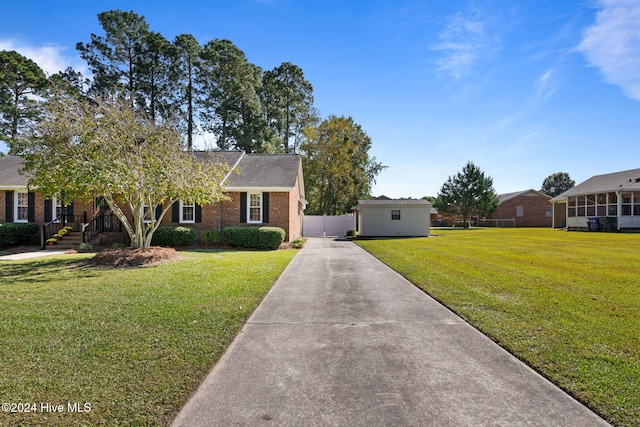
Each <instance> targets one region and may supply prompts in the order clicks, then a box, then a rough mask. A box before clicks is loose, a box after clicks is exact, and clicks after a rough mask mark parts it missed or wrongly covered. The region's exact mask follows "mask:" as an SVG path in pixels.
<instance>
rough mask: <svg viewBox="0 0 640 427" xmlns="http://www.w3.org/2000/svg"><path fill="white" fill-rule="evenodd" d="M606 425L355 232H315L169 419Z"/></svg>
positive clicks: (201, 422)
mask: <svg viewBox="0 0 640 427" xmlns="http://www.w3.org/2000/svg"><path fill="white" fill-rule="evenodd" d="M213 425H216V426H218V425H219V426H231V425H233V426H256V425H258V426H259V425H264V426H487V425H490V426H565V427H567V426H580V427H583V426H604V425H608V424H607V423H605V422H604V421H603V420H602V419H600V418H599V417H598V416H596V415H595V414H594V413H592V412H591V411H589V410H588V409H587V408H586V407H584V406H583V405H581V404H580V403H578V402H577V401H575V400H574V399H572V398H571V397H570V396H568V395H567V394H566V393H564V392H563V391H561V390H560V389H558V388H557V387H555V386H554V385H553V384H551V383H550V382H548V381H547V380H545V379H544V378H543V377H541V376H540V375H538V374H537V373H536V372H534V371H533V370H531V369H529V368H528V367H527V366H525V365H524V364H523V363H521V362H520V361H519V360H517V359H516V358H514V357H513V356H511V355H510V354H509V353H507V352H506V351H505V350H503V349H502V348H500V347H499V346H497V345H496V344H495V343H494V342H492V341H491V340H489V339H488V338H487V337H485V336H484V335H482V334H481V333H480V332H478V331H476V330H475V329H474V328H472V327H471V326H469V325H468V324H467V323H465V322H464V321H463V320H461V319H460V318H459V317H457V316H456V315H455V314H453V313H452V312H451V311H449V310H448V309H446V308H444V307H443V306H442V305H440V304H439V303H437V302H436V301H435V300H433V299H432V298H430V297H429V296H428V295H426V294H424V293H423V292H422V291H420V290H419V289H417V288H416V287H415V286H413V285H412V284H411V283H409V282H408V281H406V280H405V279H404V278H402V277H401V276H400V275H398V274H397V273H395V272H394V271H393V270H391V269H389V268H388V267H386V266H385V265H384V264H382V263H381V262H379V261H378V260H377V259H376V258H374V257H373V256H371V255H369V254H368V253H367V252H365V251H364V250H362V249H361V248H359V247H358V246H357V245H355V244H353V243H351V242H343V241H334V240H332V239H322V238H313V239H309V241H308V242H307V246H306V248H305V249H303V250H302V251H300V252H299V253H298V254H297V255H296V257H295V258H294V260H293V261H292V262H291V264H290V265H289V266H288V267H287V269H286V270H285V272H284V273H283V275H282V276H281V277H280V279H279V280H278V281H277V283H276V284H275V285H274V287H273V288H272V290H271V291H270V292H269V294H268V295H267V296H266V298H265V299H264V301H263V302H262V303H261V304H260V306H259V307H258V308H257V310H256V311H255V312H254V313H253V315H252V316H251V318H250V319H249V321H248V322H247V324H246V325H245V327H244V328H243V329H242V331H241V332H240V334H239V335H238V337H237V338H236V340H235V341H234V342H233V344H232V345H231V346H230V347H229V349H228V350H227V352H226V353H225V354H224V356H223V357H222V358H221V360H220V361H219V362H218V364H216V366H215V367H214V368H213V370H212V371H211V373H210V374H209V376H208V377H207V378H206V379H205V381H204V382H203V383H202V385H201V386H200V388H199V389H198V391H197V392H196V393H195V395H194V396H192V398H191V399H190V400H189V402H188V403H187V404H186V405H185V407H184V408H183V409H182V411H181V412H180V413H179V415H178V416H177V418H176V419H175V420H174V423H173V426H176V427H177V426H213Z"/></svg>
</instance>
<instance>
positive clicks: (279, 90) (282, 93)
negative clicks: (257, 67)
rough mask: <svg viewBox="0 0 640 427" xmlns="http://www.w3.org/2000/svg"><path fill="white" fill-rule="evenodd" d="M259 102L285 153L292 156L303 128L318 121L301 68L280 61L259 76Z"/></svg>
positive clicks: (311, 95)
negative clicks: (261, 78) (261, 79)
mask: <svg viewBox="0 0 640 427" xmlns="http://www.w3.org/2000/svg"><path fill="white" fill-rule="evenodd" d="M262 103H263V109H264V115H265V118H266V120H267V123H268V124H269V126H270V127H271V129H272V130H273V131H274V133H275V134H276V136H277V137H278V138H279V139H280V141H281V144H282V149H283V150H284V152H285V153H295V152H297V150H298V147H299V145H300V143H301V142H302V139H303V137H304V129H305V128H306V127H307V126H310V125H315V124H316V123H317V121H318V119H317V117H316V114H315V111H314V109H313V86H312V85H311V83H309V82H308V81H307V80H306V79H305V78H304V73H303V72H302V69H301V68H300V67H298V66H297V65H294V64H292V63H290V62H283V63H282V64H281V65H280V66H278V67H276V68H274V69H273V70H271V71H266V72H265V73H264V76H263V89H262Z"/></svg>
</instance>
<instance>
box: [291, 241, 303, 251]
mask: <svg viewBox="0 0 640 427" xmlns="http://www.w3.org/2000/svg"><path fill="white" fill-rule="evenodd" d="M291 247H292V248H293V249H302V248H304V240H302V239H296V240H294V241H293V242H291Z"/></svg>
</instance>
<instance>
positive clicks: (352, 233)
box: [347, 228, 356, 237]
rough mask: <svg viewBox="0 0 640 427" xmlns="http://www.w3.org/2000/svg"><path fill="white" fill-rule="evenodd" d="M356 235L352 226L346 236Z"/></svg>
mask: <svg viewBox="0 0 640 427" xmlns="http://www.w3.org/2000/svg"><path fill="white" fill-rule="evenodd" d="M355 235H356V229H355V228H352V229H351V230H349V231H347V237H355Z"/></svg>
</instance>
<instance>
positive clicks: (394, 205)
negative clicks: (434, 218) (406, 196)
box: [356, 199, 431, 237]
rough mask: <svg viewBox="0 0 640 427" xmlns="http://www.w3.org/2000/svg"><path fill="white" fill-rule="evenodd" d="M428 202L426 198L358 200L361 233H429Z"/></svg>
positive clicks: (417, 235) (371, 234)
mask: <svg viewBox="0 0 640 427" xmlns="http://www.w3.org/2000/svg"><path fill="white" fill-rule="evenodd" d="M430 213H431V203H429V202H428V201H427V200H413V199H411V200H398V199H396V200H379V199H376V200H358V206H357V207H356V215H357V230H358V231H359V232H360V235H361V236H387V237H389V236H407V237H408V236H412V237H426V236H429V225H430Z"/></svg>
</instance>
